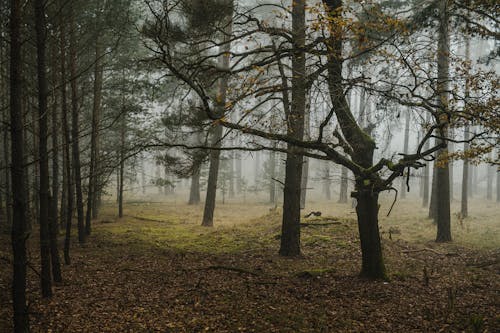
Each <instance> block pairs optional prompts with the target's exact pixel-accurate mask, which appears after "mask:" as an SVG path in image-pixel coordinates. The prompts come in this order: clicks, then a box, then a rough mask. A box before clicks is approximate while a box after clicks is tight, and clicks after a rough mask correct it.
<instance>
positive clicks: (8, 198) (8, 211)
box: [3, 89, 12, 230]
mask: <svg viewBox="0 0 500 333" xmlns="http://www.w3.org/2000/svg"><path fill="white" fill-rule="evenodd" d="M5 90H7V89H5ZM6 96H7V94H6ZM5 102H6V103H5V105H6V104H7V99H5ZM7 112H8V109H5V113H4V117H3V120H4V122H5V123H7V118H8V114H7ZM3 160H4V165H5V174H4V177H5V184H4V185H5V216H6V222H7V228H6V230H11V228H12V194H11V193H12V188H11V186H10V177H11V175H10V172H9V165H10V159H9V133H8V129H7V128H5V131H4V132H3Z"/></svg>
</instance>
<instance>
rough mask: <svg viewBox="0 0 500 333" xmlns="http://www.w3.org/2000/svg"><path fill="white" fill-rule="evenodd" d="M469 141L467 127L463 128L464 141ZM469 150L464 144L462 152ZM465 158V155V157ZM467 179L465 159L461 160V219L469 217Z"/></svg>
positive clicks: (466, 144)
mask: <svg viewBox="0 0 500 333" xmlns="http://www.w3.org/2000/svg"><path fill="white" fill-rule="evenodd" d="M467 140H469V126H468V125H467V126H465V128H464V141H467ZM468 150H469V144H468V143H467V142H464V152H467V151H468ZM465 156H467V155H465ZM468 179H469V159H468V158H467V157H465V158H464V159H463V168H462V196H461V199H462V200H461V205H460V216H461V217H462V218H466V217H468V216H469V203H468V200H469V198H468V194H467V192H468V185H469V184H468V183H469V182H468Z"/></svg>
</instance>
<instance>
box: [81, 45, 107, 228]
mask: <svg viewBox="0 0 500 333" xmlns="http://www.w3.org/2000/svg"><path fill="white" fill-rule="evenodd" d="M101 58H102V47H101V45H100V41H99V36H97V37H96V40H95V64H94V101H93V107H92V132H91V134H90V171H89V181H88V187H87V211H86V214H85V233H86V234H87V236H88V235H90V233H91V229H92V225H91V223H92V208H93V203H94V201H95V198H94V196H95V192H96V185H97V176H96V171H97V170H96V164H97V152H96V149H97V136H98V131H99V128H98V126H99V116H100V109H101V95H102V76H103V69H102V64H101Z"/></svg>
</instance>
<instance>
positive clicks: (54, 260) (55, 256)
mask: <svg viewBox="0 0 500 333" xmlns="http://www.w3.org/2000/svg"><path fill="white" fill-rule="evenodd" d="M55 202H56V203H57V201H55ZM58 231H59V230H58V225H57V205H56V204H54V199H53V198H52V197H50V198H49V232H50V263H51V267H52V278H53V279H54V281H55V282H62V273H61V259H60V257H59V249H58V245H57V243H58V242H57V235H58Z"/></svg>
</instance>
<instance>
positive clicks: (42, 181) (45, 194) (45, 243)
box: [34, 0, 52, 297]
mask: <svg viewBox="0 0 500 333" xmlns="http://www.w3.org/2000/svg"><path fill="white" fill-rule="evenodd" d="M34 6H35V31H36V51H37V77H38V153H39V155H38V163H39V171H40V175H39V186H38V197H39V205H40V206H39V215H38V221H39V225H40V258H41V260H40V261H41V270H40V282H41V287H42V297H51V296H52V278H51V270H50V269H51V265H50V228H49V195H50V190H49V187H50V182H49V158H48V151H47V141H48V140H47V136H48V127H47V111H48V108H47V97H48V83H47V69H46V66H47V64H46V60H45V53H46V52H45V51H46V36H47V33H46V30H47V29H46V23H45V4H44V1H43V0H35V2H34Z"/></svg>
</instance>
